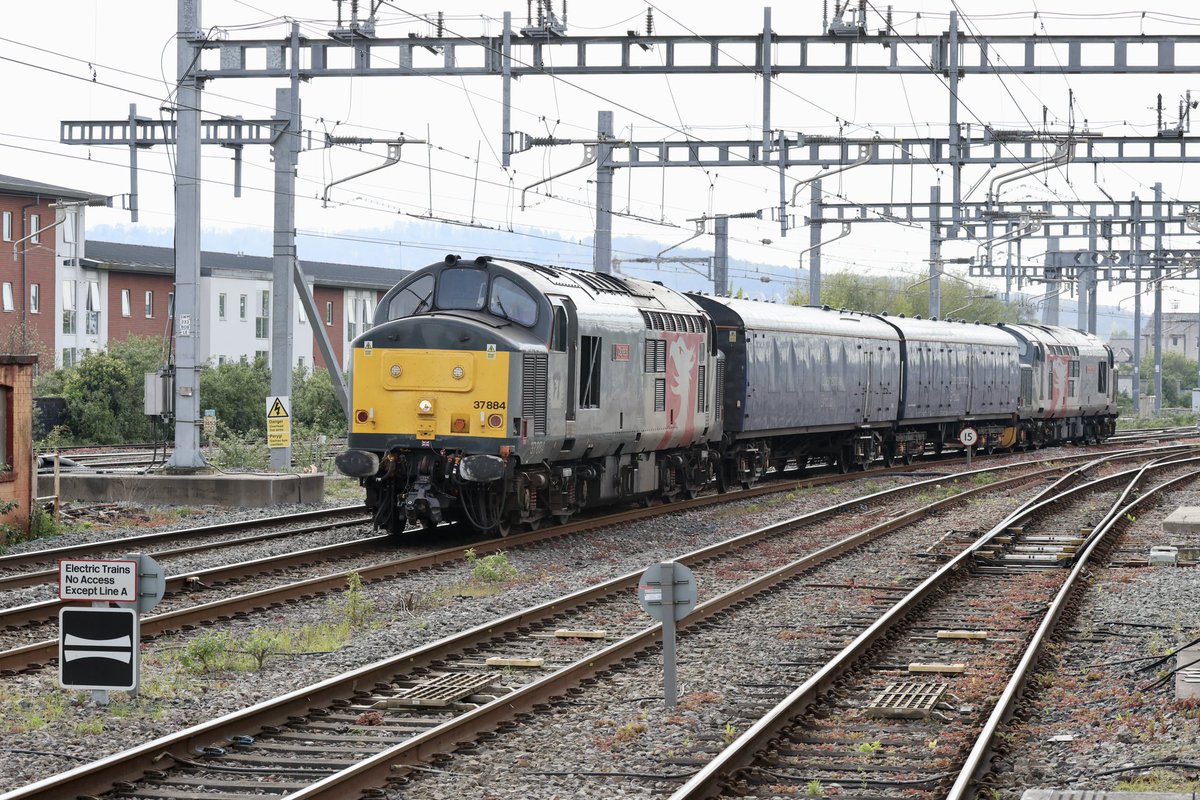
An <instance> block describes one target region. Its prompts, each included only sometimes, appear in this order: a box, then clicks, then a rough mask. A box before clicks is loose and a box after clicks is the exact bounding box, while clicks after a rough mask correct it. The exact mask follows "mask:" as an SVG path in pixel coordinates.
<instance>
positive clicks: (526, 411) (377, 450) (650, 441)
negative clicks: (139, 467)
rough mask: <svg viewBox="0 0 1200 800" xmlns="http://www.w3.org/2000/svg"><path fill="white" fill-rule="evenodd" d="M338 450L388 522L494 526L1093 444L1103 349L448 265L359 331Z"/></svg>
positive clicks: (1109, 392)
mask: <svg viewBox="0 0 1200 800" xmlns="http://www.w3.org/2000/svg"><path fill="white" fill-rule="evenodd" d="M350 368H351V415H350V416H351V419H350V434H349V441H348V449H347V450H346V451H345V452H344V453H342V454H341V455H339V456H338V459H337V464H338V468H339V469H340V470H341V471H342V472H343V473H344V474H347V475H351V476H354V477H357V478H359V479H360V481H361V483H362V485H363V486H364V488H365V489H366V504H367V506H368V508H369V509H371V510H372V511H373V513H374V515H375V523H376V525H377V527H380V528H383V529H386V530H388V531H391V532H393V533H399V532H401V531H403V530H404V529H405V527H406V525H408V524H410V523H418V524H421V525H423V526H427V527H428V526H433V525H436V524H438V523H439V522H441V521H443V520H459V521H462V522H465V523H466V524H468V525H470V526H471V527H473V528H475V529H477V530H479V531H482V532H485V533H488V534H491V535H505V534H507V533H508V532H509V531H510V530H512V529H513V528H514V527H516V526H522V525H523V526H528V527H536V526H537V525H540V524H542V523H543V522H555V521H558V522H561V521H564V520H566V519H568V518H570V517H571V516H572V515H574V514H576V513H578V512H580V511H581V510H583V509H586V508H591V507H596V506H601V505H606V504H611V503H616V502H622V501H631V500H645V499H650V498H656V499H664V500H671V499H675V498H678V497H683V496H690V495H692V494H694V493H695V492H697V491H700V490H701V489H705V488H708V487H711V486H714V485H715V486H716V487H717V488H719V489H724V488H727V487H729V486H732V485H750V484H752V483H754V482H755V481H757V480H758V479H759V478H760V477H761V476H762V475H763V474H764V473H765V472H767V471H768V470H769V469H771V468H775V469H781V468H783V467H784V466H786V465H787V464H789V463H796V464H799V465H804V464H807V463H808V462H809V461H810V460H821V461H824V462H828V463H835V464H837V465H839V466H840V467H841V468H842V469H843V470H849V469H857V468H862V467H865V466H867V465H869V464H870V463H872V462H874V461H876V460H882V461H883V462H884V463H886V464H890V463H893V462H894V461H897V460H903V461H911V460H912V459H913V458H915V457H917V456H919V455H921V454H922V453H924V452H926V451H927V450H930V449H932V450H934V451H940V450H941V449H942V447H943V446H944V445H947V444H950V443H954V442H956V441H957V438H958V434H959V433H960V432H961V431H962V429H963V428H964V427H967V426H970V427H974V428H975V429H976V430H977V431H978V433H979V437H980V438H979V443H978V445H977V446H978V447H980V448H982V449H985V450H987V451H991V450H993V449H995V448H1005V449H1010V448H1024V447H1038V446H1043V445H1047V444H1053V443H1058V442H1064V441H1075V442H1085V441H1101V440H1103V439H1104V438H1106V437H1108V436H1109V435H1111V434H1112V432H1113V430H1114V428H1115V419H1116V376H1115V375H1114V373H1113V356H1112V351H1111V350H1110V349H1109V348H1108V347H1107V346H1106V345H1105V344H1104V343H1103V342H1101V341H1100V340H1098V339H1097V338H1096V337H1095V336H1092V335H1090V334H1085V333H1081V332H1079V331H1074V330H1070V329H1066V328H1056V327H1047V326H1037V325H996V326H993V325H979V324H966V323H963V322H949V321H937V320H921V319H916V318H914V319H905V318H903V317H888V316H886V315H874V314H865V313H859V312H850V311H845V310H835V309H829V308H815V307H797V306H786V305H777V304H774V303H763V302H755V301H749V300H738V299H734V298H727V297H711V296H706V295H699V294H684V293H680V292H676V291H674V290H671V289H669V288H667V287H665V286H662V285H661V284H658V283H653V282H648V281H642V280H637V279H634V278H630V277H626V276H614V275H604V274H599V273H594V272H588V271H583V270H574V269H564V268H560V267H553V266H545V265H539V264H531V263H526V262H518V261H509V260H503V259H498V258H490V257H479V258H476V259H474V260H464V259H461V258H459V257H457V256H447V257H446V259H445V260H444V261H443V262H439V263H436V264H432V265H430V266H428V267H426V268H424V269H421V270H418V271H416V272H414V273H413V274H412V275H410V276H408V277H406V278H405V279H404V280H403V281H401V282H400V283H399V284H397V285H396V286H395V287H393V288H392V289H391V290H390V291H389V292H388V293H387V294H386V295H385V296H384V297H383V299H382V300H381V302H380V303H379V306H378V307H377V309H376V311H375V318H374V324H373V326H372V327H371V328H370V329H369V330H367V331H366V332H365V333H363V334H362V335H361V336H359V337H358V338H357V339H355V340H354V342H353V346H352V360H351V365H350Z"/></svg>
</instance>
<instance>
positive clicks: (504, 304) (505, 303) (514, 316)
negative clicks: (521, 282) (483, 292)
mask: <svg viewBox="0 0 1200 800" xmlns="http://www.w3.org/2000/svg"><path fill="white" fill-rule="evenodd" d="M442 274H443V275H445V273H442ZM443 280H445V278H444V277H443ZM537 310H538V308H537V301H536V300H534V299H533V297H531V296H530V294H529V292H527V291H525V289H523V288H521V287H520V286H518V285H517V284H516V283H514V282H513V281H511V280H509V279H508V278H505V277H504V276H503V275H498V276H497V277H496V278H495V280H493V281H492V294H491V298H490V299H489V300H488V312H489V313H491V314H493V315H495V316H497V317H504V318H505V319H510V320H512V321H513V322H515V323H517V324H518V325H524V326H525V327H526V328H529V327H532V326H533V323H535V322H537Z"/></svg>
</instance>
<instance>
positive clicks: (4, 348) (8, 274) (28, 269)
mask: <svg viewBox="0 0 1200 800" xmlns="http://www.w3.org/2000/svg"><path fill="white" fill-rule="evenodd" d="M52 201H53V198H46V199H44V200H42V201H41V203H40V204H39V205H36V206H33V207H32V208H28V209H25V210H24V212H22V206H24V205H26V204H28V203H32V202H34V198H33V197H30V196H23V197H21V196H15V195H5V194H0V212H4V211H8V212H11V214H12V237H11V238H12V241H7V242H0V282H2V283H11V284H12V286H13V310H12V311H10V312H6V311H3V310H2V307H0V352H6V353H13V352H17V351H18V350H30V351H32V352H34V353H36V354H37V355H39V356H40V357H41V363H42V364H48V365H50V367H51V368H53V365H54V358H53V356H54V333H55V330H56V322H57V321H58V320H57V318H56V317H55V314H54V298H55V297H57V296H58V287H57V285H56V281H55V277H54V273H55V269H54V243H55V237H56V235H57V229H55V228H51V229H50V230H47V231H43V232H42V234H41V241H40V242H39V243H36V244H35V243H33V242H31V241H24V242H21V244H20V245H18V247H17V257H16V258H15V259H14V258H13V255H12V254H13V244H15V243H16V242H17V240H19V239H22V238H24V237H25V236H27V235H29V234H30V233H33V228H32V220H31V219H30V215H33V214H37V215H38V216H39V217H40V218H41V219H40V227H43V228H44V227H46V226H47V225H52V224H53V223H54V209H53V208H50V203H51V202H52ZM22 258H24V264H25V275H24V279H22V275H21V264H22ZM33 283H36V284H38V287H39V290H40V294H41V302H40V308H41V312H40V313H38V314H33V313H29V285H30V284H33ZM22 311H24V312H26V314H27V320H28V335H27V337H23V336H22V328H21V314H22ZM26 344H27V345H28V346H27V347H23V346H22V345H26Z"/></svg>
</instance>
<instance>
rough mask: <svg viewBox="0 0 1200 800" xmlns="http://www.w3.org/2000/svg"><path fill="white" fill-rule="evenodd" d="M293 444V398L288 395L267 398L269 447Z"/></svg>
mask: <svg viewBox="0 0 1200 800" xmlns="http://www.w3.org/2000/svg"><path fill="white" fill-rule="evenodd" d="M291 446H292V399H291V398H290V397H288V396H286V395H279V396H276V397H268V398H267V447H291Z"/></svg>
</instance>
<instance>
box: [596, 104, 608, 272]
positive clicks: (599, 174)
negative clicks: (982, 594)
mask: <svg viewBox="0 0 1200 800" xmlns="http://www.w3.org/2000/svg"><path fill="white" fill-rule="evenodd" d="M596 129H597V133H598V134H599V135H598V136H597V138H598V139H599V140H600V142H599V144H597V145H596V247H595V252H594V253H593V254H592V269H593V270H594V271H596V272H602V273H604V274H605V275H609V274H611V273H612V199H613V165H612V144H611V142H612V138H613V115H612V112H611V111H601V112H600V113H599V120H598V124H597V126H596Z"/></svg>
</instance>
